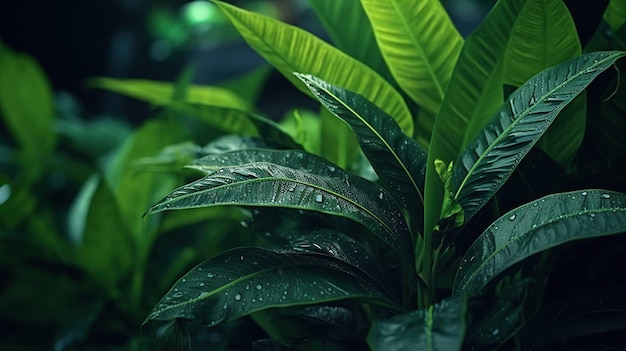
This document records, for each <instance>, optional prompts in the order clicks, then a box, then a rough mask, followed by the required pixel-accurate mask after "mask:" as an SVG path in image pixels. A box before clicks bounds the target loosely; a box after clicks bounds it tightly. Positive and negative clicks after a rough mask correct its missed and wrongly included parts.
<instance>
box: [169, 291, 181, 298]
mask: <svg viewBox="0 0 626 351" xmlns="http://www.w3.org/2000/svg"><path fill="white" fill-rule="evenodd" d="M172 296H173V297H183V293H182V292H180V291H179V292H177V293H176V294H174V295H172Z"/></svg>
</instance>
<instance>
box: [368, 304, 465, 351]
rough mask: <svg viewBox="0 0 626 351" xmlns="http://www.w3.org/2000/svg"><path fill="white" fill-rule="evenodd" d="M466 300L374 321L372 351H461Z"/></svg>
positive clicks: (371, 332) (371, 337) (369, 338)
mask: <svg viewBox="0 0 626 351" xmlns="http://www.w3.org/2000/svg"><path fill="white" fill-rule="evenodd" d="M466 310H467V297H466V296H465V295H459V296H456V297H451V298H449V299H445V300H443V301H441V302H440V303H438V304H436V305H433V306H430V307H429V308H428V309H423V310H417V311H413V312H409V313H405V314H400V315H396V316H393V317H390V318H386V319H382V320H375V321H374V325H373V326H372V329H371V331H370V334H369V335H368V338H367V339H368V343H369V344H370V347H371V349H372V350H375V351H376V350H398V351H410V350H428V351H435V350H440V351H453V350H461V346H462V345H463V339H464V337H465V332H466V327H467V326H466V322H465V320H466Z"/></svg>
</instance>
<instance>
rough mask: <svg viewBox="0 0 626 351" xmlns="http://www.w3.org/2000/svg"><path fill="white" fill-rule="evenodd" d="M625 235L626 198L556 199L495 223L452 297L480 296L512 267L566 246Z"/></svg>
mask: <svg viewBox="0 0 626 351" xmlns="http://www.w3.org/2000/svg"><path fill="white" fill-rule="evenodd" d="M625 231H626V195H624V194H622V193H617V192H612V191H605V190H583V191H574V192H569V193H562V194H554V195H548V196H546V197H543V198H541V199H539V200H537V201H534V202H532V203H528V204H525V205H523V206H520V207H518V208H516V209H514V210H512V211H510V212H508V213H507V214H505V215H504V216H502V217H500V218H499V219H498V220H496V221H495V222H494V223H492V224H491V225H490V226H489V228H487V230H485V232H484V233H482V234H481V235H480V237H479V238H478V239H477V240H476V242H474V244H473V245H472V246H471V247H470V248H469V250H468V251H467V253H465V256H464V257H463V260H462V262H461V265H460V266H459V269H458V271H457V275H456V278H455V280H454V287H453V292H454V293H458V292H463V291H465V292H468V293H469V294H470V295H475V294H477V293H479V292H480V291H481V290H482V289H483V288H485V287H486V286H487V284H488V283H489V282H490V281H492V280H493V279H494V278H495V277H497V276H498V275H499V274H500V273H502V272H504V271H505V270H506V269H508V268H509V267H511V266H513V265H514V264H516V263H518V262H521V261H523V260H524V259H526V258H528V257H530V256H532V255H534V254H536V253H539V252H542V251H545V250H547V249H550V248H553V247H556V246H559V245H562V244H564V243H567V242H570V241H573V240H581V239H588V238H593V237H600V236H606V235H613V234H619V233H622V232H625Z"/></svg>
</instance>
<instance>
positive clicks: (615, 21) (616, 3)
mask: <svg viewBox="0 0 626 351" xmlns="http://www.w3.org/2000/svg"><path fill="white" fill-rule="evenodd" d="M604 19H605V20H606V21H607V22H608V23H609V26H611V29H613V30H617V29H618V28H619V27H621V26H623V25H624V23H626V6H624V1H623V0H611V2H609V6H608V7H607V8H606V11H605V12H604Z"/></svg>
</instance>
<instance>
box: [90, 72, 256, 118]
mask: <svg viewBox="0 0 626 351" xmlns="http://www.w3.org/2000/svg"><path fill="white" fill-rule="evenodd" d="M87 84H88V85H89V86H90V87H95V88H100V89H105V90H109V91H113V92H116V93H118V94H122V95H126V96H129V97H132V98H134V99H137V100H141V101H145V102H148V103H151V104H154V105H156V106H162V105H166V104H168V103H171V102H173V101H174V100H175V99H174V93H175V90H176V85H175V84H173V83H169V82H160V81H155V80H145V79H116V78H107V77H97V78H91V79H90V80H89V81H88V83H87ZM184 101H185V102H189V103H194V104H202V105H212V106H221V107H230V108H235V109H242V110H248V109H250V106H249V104H248V103H246V102H245V101H244V100H242V99H241V98H240V97H239V96H237V95H236V94H235V93H233V92H231V91H230V90H227V89H224V88H219V87H213V86H203V85H190V86H188V87H187V88H186V98H185V99H184Z"/></svg>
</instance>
